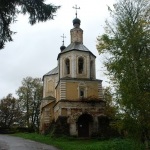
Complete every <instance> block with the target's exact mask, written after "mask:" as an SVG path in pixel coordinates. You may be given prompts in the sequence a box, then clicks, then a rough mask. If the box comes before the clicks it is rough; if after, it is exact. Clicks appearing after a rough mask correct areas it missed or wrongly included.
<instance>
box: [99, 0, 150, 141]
mask: <svg viewBox="0 0 150 150" xmlns="http://www.w3.org/2000/svg"><path fill="white" fill-rule="evenodd" d="M109 11H110V14H111V17H112V21H111V22H109V21H106V28H105V29H106V33H105V34H104V35H102V36H99V37H98V44H97V49H98V51H99V53H100V54H102V53H103V54H104V53H105V54H107V59H106V61H105V62H104V64H105V66H106V68H107V71H108V75H109V77H110V79H111V81H112V83H113V86H114V88H115V91H116V103H117V104H119V108H120V112H121V113H122V120H123V121H124V122H123V123H124V128H125V130H127V131H128V133H131V134H132V135H134V136H135V137H136V138H139V139H140V138H142V136H143V135H144V138H146V139H148V131H149V130H150V123H149V122H150V18H149V16H150V3H149V1H148V0H144V1H143V0H119V1H118V2H117V3H116V4H114V9H113V10H111V9H110V8H109ZM131 131H132V132H131ZM146 132H147V134H146ZM146 139H145V140H146Z"/></svg>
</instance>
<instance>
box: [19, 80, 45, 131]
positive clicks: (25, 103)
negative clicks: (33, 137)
mask: <svg viewBox="0 0 150 150" xmlns="http://www.w3.org/2000/svg"><path fill="white" fill-rule="evenodd" d="M17 94H18V96H19V101H20V102H19V104H20V108H21V110H22V112H24V125H27V127H28V128H32V129H34V130H38V128H39V113H40V103H41V100H42V98H43V96H42V81H41V79H39V78H32V77H26V78H24V79H23V81H22V86H21V87H19V89H18V90H17Z"/></svg>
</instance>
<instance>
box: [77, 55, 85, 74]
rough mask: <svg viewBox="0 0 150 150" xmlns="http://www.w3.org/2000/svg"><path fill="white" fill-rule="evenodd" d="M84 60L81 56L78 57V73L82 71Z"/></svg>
mask: <svg viewBox="0 0 150 150" xmlns="http://www.w3.org/2000/svg"><path fill="white" fill-rule="evenodd" d="M83 66H84V60H83V58H82V57H80V58H79V59H78V72H79V74H82V73H83V69H84V67H83Z"/></svg>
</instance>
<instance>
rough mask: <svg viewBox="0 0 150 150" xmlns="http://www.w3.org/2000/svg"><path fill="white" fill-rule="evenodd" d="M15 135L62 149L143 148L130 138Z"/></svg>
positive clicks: (134, 149) (139, 149) (140, 149)
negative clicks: (106, 138) (104, 139)
mask: <svg viewBox="0 0 150 150" xmlns="http://www.w3.org/2000/svg"><path fill="white" fill-rule="evenodd" d="M15 136H19V137H23V138H26V139H30V140H34V141H38V142H41V143H46V144H49V145H53V146H55V147H57V148H59V149H60V150H143V149H144V148H143V147H142V145H140V144H138V143H136V142H134V141H132V140H129V139H112V140H107V141H100V140H98V139H87V140H83V139H76V138H67V137H61V138H51V137H50V136H44V135H40V134H36V133H30V134H27V133H18V134H15Z"/></svg>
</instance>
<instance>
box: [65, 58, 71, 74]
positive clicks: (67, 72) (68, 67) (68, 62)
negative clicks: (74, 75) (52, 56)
mask: <svg viewBox="0 0 150 150" xmlns="http://www.w3.org/2000/svg"><path fill="white" fill-rule="evenodd" d="M65 64H66V74H70V60H69V59H66V61H65Z"/></svg>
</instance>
